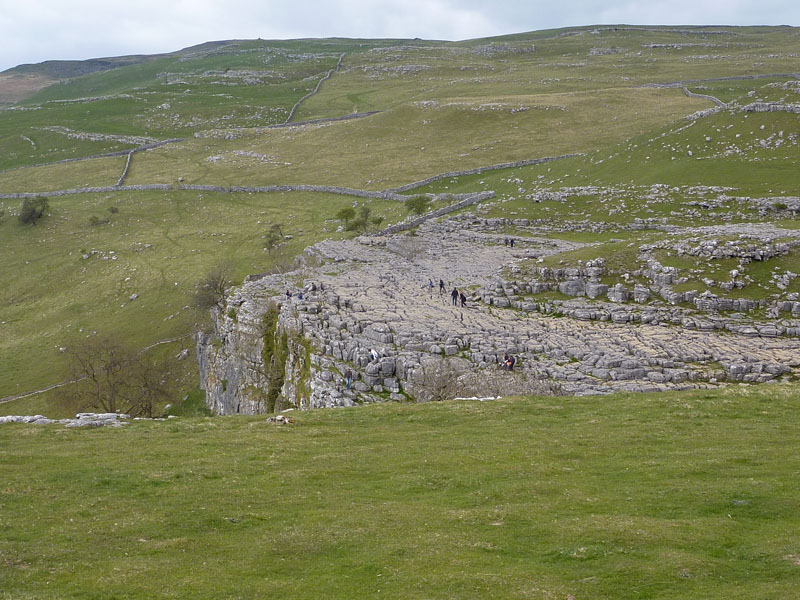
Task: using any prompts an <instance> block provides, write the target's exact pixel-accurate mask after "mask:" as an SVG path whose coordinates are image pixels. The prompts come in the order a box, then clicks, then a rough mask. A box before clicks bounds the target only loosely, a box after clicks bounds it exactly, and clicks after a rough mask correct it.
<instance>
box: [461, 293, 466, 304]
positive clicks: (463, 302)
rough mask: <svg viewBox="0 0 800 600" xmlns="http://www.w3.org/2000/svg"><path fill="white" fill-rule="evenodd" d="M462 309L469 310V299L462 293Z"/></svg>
mask: <svg viewBox="0 0 800 600" xmlns="http://www.w3.org/2000/svg"><path fill="white" fill-rule="evenodd" d="M461 308H467V297H466V296H465V295H464V292H461Z"/></svg>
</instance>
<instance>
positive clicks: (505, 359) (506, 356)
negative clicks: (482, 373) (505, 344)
mask: <svg viewBox="0 0 800 600" xmlns="http://www.w3.org/2000/svg"><path fill="white" fill-rule="evenodd" d="M502 365H503V368H504V369H505V370H506V371H508V352H506V353H505V354H504V355H503V362H502Z"/></svg>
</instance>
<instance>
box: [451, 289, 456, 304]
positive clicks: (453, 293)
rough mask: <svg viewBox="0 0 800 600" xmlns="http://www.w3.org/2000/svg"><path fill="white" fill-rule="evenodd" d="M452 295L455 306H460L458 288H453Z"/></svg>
mask: <svg viewBox="0 0 800 600" xmlns="http://www.w3.org/2000/svg"><path fill="white" fill-rule="evenodd" d="M450 297H451V298H452V299H453V306H458V289H457V288H453V291H452V292H450Z"/></svg>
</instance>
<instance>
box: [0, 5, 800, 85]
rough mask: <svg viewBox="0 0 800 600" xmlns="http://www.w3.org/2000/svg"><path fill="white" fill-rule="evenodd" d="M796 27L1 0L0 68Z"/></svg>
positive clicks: (553, 8)
mask: <svg viewBox="0 0 800 600" xmlns="http://www.w3.org/2000/svg"><path fill="white" fill-rule="evenodd" d="M611 23H627V24H639V25H641V24H651V25H795V26H796V25H800V1H798V0H759V1H757V2H754V1H753V0H746V1H745V0H668V1H667V0H665V1H661V2H656V1H655V0H561V1H560V2H559V1H555V2H553V1H549V0H548V1H547V2H545V1H540V0H305V1H298V0H293V1H289V0H261V1H260V2H259V0H128V1H119V0H118V1H111V0H0V71H3V70H5V69H8V68H10V67H13V66H16V65H19V64H23V63H37V62H42V61H45V60H50V59H86V58H99V57H105V56H120V55H124V54H154V53H158V52H170V51H173V50H179V49H181V48H185V47H187V46H192V45H195V44H200V43H202V42H207V41H212V40H224V39H232V38H244V39H248V38H249V39H253V38H259V37H260V38H264V39H289V38H305V37H332V36H338V37H367V38H386V37H402V38H414V37H421V38H426V39H443V40H464V39H471V38H477V37H487V36H492V35H502V34H507V33H518V32H523V31H533V30H537V29H549V28H553V27H569V26H576V25H595V24H611Z"/></svg>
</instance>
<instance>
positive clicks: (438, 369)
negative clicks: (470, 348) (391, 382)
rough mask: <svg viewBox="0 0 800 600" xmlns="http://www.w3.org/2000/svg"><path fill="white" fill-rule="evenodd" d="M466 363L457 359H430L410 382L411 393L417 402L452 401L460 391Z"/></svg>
mask: <svg viewBox="0 0 800 600" xmlns="http://www.w3.org/2000/svg"><path fill="white" fill-rule="evenodd" d="M465 362H466V361H464V360H463V359H459V358H431V359H427V360H425V361H424V362H423V363H422V367H421V368H420V369H419V370H417V372H416V373H415V375H414V380H413V382H412V392H413V393H414V395H415V396H416V398H417V400H418V401H419V402H441V401H443V400H452V399H453V398H455V397H456V396H458V394H459V392H460V390H461V383H460V379H461V378H462V377H463V376H464V375H466V373H467V367H466V366H465V364H464V363H465Z"/></svg>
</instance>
